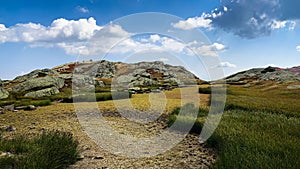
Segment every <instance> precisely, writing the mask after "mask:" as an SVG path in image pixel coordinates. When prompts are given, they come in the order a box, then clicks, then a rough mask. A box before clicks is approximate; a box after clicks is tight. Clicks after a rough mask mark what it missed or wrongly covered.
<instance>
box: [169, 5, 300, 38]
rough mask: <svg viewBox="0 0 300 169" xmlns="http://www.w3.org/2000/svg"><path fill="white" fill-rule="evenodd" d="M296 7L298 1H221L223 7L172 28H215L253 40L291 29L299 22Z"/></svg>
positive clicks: (297, 6)
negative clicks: (284, 29) (275, 30)
mask: <svg viewBox="0 0 300 169" xmlns="http://www.w3.org/2000/svg"><path fill="white" fill-rule="evenodd" d="M299 6H300V1H299V0H223V1H222V5H221V6H220V7H218V8H216V9H215V10H213V11H211V12H210V13H207V14H202V15H201V16H199V17H194V18H188V19H187V20H186V21H181V22H178V23H176V24H174V25H173V26H174V27H176V28H181V29H192V28H194V27H204V28H209V29H211V28H212V27H214V28H216V27H218V28H221V29H223V30H225V31H227V32H232V33H233V34H235V35H238V36H240V37H242V38H248V39H253V38H256V37H260V36H268V35H270V34H271V32H272V31H273V30H274V29H281V28H286V27H288V29H289V30H293V29H294V28H295V26H296V21H297V20H299V19H300V12H298V11H299V10H298V8H299ZM197 21H199V22H197ZM188 23H189V24H188ZM191 25H194V26H191Z"/></svg>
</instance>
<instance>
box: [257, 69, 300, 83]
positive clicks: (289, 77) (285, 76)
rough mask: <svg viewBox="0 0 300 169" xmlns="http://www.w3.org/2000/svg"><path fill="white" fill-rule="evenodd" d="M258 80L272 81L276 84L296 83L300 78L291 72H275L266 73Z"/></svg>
mask: <svg viewBox="0 0 300 169" xmlns="http://www.w3.org/2000/svg"><path fill="white" fill-rule="evenodd" d="M259 80H272V81H278V82H288V81H294V82H295V81H296V82H300V76H299V75H295V73H293V72H289V71H286V70H279V71H275V72H267V73H265V74H263V75H262V76H261V77H260V78H259Z"/></svg>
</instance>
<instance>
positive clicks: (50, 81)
mask: <svg viewBox="0 0 300 169" xmlns="http://www.w3.org/2000/svg"><path fill="white" fill-rule="evenodd" d="M64 84H65V81H64V79H62V78H59V77H52V76H46V77H41V78H34V79H29V80H26V81H24V82H22V83H20V84H17V85H15V86H13V87H12V91H15V92H24V91H37V90H42V89H47V88H52V87H56V88H57V89H60V88H62V87H63V86H64Z"/></svg>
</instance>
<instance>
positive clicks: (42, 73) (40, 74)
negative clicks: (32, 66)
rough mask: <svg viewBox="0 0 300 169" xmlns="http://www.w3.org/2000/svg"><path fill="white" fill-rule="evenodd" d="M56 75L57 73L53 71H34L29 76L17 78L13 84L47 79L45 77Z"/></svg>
mask: <svg viewBox="0 0 300 169" xmlns="http://www.w3.org/2000/svg"><path fill="white" fill-rule="evenodd" d="M55 74H57V71H55V70H52V69H42V70H34V71H32V72H30V73H28V74H25V75H22V76H18V77H16V78H15V79H14V80H13V82H15V83H22V82H24V81H27V80H29V79H34V78H39V77H45V76H48V75H55Z"/></svg>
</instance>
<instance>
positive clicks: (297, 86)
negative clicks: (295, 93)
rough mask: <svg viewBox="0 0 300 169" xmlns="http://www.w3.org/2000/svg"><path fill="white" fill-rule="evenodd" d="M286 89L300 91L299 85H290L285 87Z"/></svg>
mask: <svg viewBox="0 0 300 169" xmlns="http://www.w3.org/2000/svg"><path fill="white" fill-rule="evenodd" d="M287 89H300V85H290V86H287Z"/></svg>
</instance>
